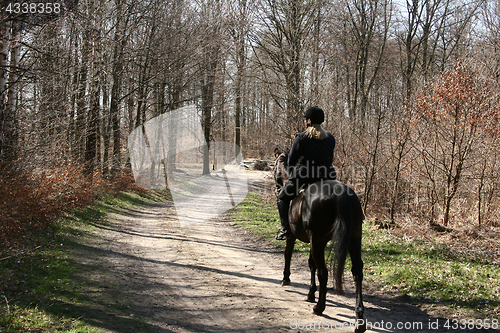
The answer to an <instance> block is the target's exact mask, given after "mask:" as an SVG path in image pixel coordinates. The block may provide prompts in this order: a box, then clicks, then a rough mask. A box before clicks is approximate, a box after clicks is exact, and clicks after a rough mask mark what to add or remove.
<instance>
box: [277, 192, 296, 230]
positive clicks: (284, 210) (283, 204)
mask: <svg viewBox="0 0 500 333" xmlns="http://www.w3.org/2000/svg"><path fill="white" fill-rule="evenodd" d="M289 207H290V200H281V199H278V212H279V214H280V221H281V229H280V231H279V233H278V235H276V239H277V240H285V239H289V238H291V237H292V233H291V232H290V222H289V221H288V209H289Z"/></svg>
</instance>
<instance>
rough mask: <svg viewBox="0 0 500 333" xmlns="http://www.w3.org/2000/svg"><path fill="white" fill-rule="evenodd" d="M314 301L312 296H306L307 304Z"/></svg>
mask: <svg viewBox="0 0 500 333" xmlns="http://www.w3.org/2000/svg"><path fill="white" fill-rule="evenodd" d="M315 300H316V298H315V297H314V294H313V295H307V299H306V301H307V302H311V303H314V301H315Z"/></svg>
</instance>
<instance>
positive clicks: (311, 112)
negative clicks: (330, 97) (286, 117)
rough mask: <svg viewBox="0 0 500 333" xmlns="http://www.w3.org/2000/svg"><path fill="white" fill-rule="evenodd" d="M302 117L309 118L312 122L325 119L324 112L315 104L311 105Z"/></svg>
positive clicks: (316, 122)
mask: <svg viewBox="0 0 500 333" xmlns="http://www.w3.org/2000/svg"><path fill="white" fill-rule="evenodd" d="M304 118H306V119H311V123H312V124H321V123H322V122H324V121H325V113H324V112H323V110H322V109H321V108H319V107H317V106H311V107H310V108H309V109H307V111H306V113H305V114H304Z"/></svg>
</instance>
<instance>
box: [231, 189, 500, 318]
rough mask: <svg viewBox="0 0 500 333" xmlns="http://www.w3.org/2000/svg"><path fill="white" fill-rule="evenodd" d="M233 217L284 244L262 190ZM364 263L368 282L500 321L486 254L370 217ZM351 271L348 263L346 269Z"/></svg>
mask: <svg viewBox="0 0 500 333" xmlns="http://www.w3.org/2000/svg"><path fill="white" fill-rule="evenodd" d="M232 216H233V219H234V221H235V222H236V223H237V224H238V225H240V226H241V227H243V228H245V229H248V230H250V231H251V232H253V233H255V234H257V235H259V236H261V237H264V238H266V239H268V240H270V241H271V242H272V243H273V244H275V245H278V246H281V247H284V245H285V243H284V242H283V241H276V240H274V236H275V235H276V232H277V230H278V228H279V227H280V223H279V217H278V211H277V208H276V205H275V204H270V203H266V202H265V200H263V199H262V198H261V197H260V195H259V194H258V193H257V192H250V193H249V195H248V196H247V198H246V199H245V200H244V201H243V202H242V203H241V204H240V205H238V206H237V207H236V208H235V209H234V210H233V211H232ZM296 245H297V246H296V247H297V249H296V251H297V252H301V253H304V254H306V255H308V253H309V252H308V251H309V245H308V244H304V243H302V242H297V243H296ZM327 248H328V247H327ZM363 261H364V263H365V280H366V282H367V283H369V284H373V285H377V286H379V287H380V289H382V290H383V291H391V292H394V293H396V294H399V295H405V296H409V297H410V298H411V299H412V300H414V301H416V302H419V303H434V304H439V305H442V306H444V307H446V308H448V310H447V311H448V312H450V313H451V314H452V315H457V316H462V317H463V316H468V317H469V316H475V317H483V318H491V319H493V318H497V319H500V301H499V300H500V267H499V266H498V264H494V263H491V262H489V261H487V260H485V259H484V258H477V257H474V256H470V255H469V256H466V255H463V254H461V253H457V252H455V251H453V249H451V248H449V247H448V246H447V245H445V244H440V243H437V242H434V243H429V242H423V241H418V240H413V241H405V240H404V239H403V237H401V236H398V235H395V234H392V233H391V232H390V231H387V230H380V229H377V228H376V227H375V226H374V225H373V224H372V223H371V222H370V221H365V223H364V226H363ZM349 270H350V263H349V262H348V263H347V266H346V270H345V272H349Z"/></svg>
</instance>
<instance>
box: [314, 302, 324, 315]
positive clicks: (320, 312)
mask: <svg viewBox="0 0 500 333" xmlns="http://www.w3.org/2000/svg"><path fill="white" fill-rule="evenodd" d="M324 310H325V308H324V307H323V308H320V307H319V306H317V305H315V306H314V307H313V312H314V314H317V315H318V316H320V315H321V314H322V313H323V311H324Z"/></svg>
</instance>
